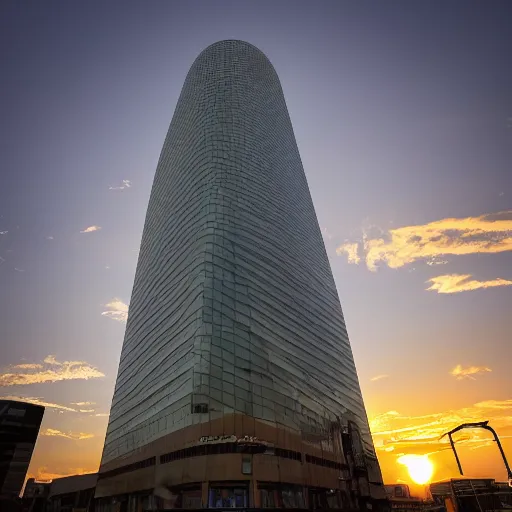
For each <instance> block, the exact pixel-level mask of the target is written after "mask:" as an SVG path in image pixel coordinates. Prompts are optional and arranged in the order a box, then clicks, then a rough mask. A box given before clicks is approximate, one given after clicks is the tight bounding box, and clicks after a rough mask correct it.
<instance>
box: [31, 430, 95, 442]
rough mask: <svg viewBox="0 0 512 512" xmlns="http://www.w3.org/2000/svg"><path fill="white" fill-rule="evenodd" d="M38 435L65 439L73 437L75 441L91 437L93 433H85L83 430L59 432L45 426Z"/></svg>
mask: <svg viewBox="0 0 512 512" xmlns="http://www.w3.org/2000/svg"><path fill="white" fill-rule="evenodd" d="M39 435H41V436H48V437H65V438H66V439H74V440H76V441H82V440H83V439H91V438H93V437H94V434H87V433H85V432H77V433H73V432H61V431H60V430H57V429H54V428H47V429H45V430H43V431H42V432H41V433H40V434H39Z"/></svg>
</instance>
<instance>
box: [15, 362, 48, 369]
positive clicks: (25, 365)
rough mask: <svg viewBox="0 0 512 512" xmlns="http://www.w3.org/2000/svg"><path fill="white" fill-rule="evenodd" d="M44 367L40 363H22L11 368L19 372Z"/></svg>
mask: <svg viewBox="0 0 512 512" xmlns="http://www.w3.org/2000/svg"><path fill="white" fill-rule="evenodd" d="M42 367H43V365H42V364H39V363H21V364H15V365H14V366H11V368H13V369H14V368H15V369H18V370H38V369H39V368H42Z"/></svg>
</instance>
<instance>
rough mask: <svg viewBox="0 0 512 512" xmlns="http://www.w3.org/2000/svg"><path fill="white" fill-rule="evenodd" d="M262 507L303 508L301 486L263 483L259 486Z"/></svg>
mask: <svg viewBox="0 0 512 512" xmlns="http://www.w3.org/2000/svg"><path fill="white" fill-rule="evenodd" d="M260 498H261V506H262V508H305V504H304V496H303V494H302V488H301V487H298V486H281V485H277V484H263V486H260Z"/></svg>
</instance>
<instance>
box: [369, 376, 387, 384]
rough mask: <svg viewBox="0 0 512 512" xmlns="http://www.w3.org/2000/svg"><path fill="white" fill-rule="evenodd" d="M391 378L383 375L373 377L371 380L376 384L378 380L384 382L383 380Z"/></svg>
mask: <svg viewBox="0 0 512 512" xmlns="http://www.w3.org/2000/svg"><path fill="white" fill-rule="evenodd" d="M388 377H389V375H387V374H383V375H376V376H375V377H372V378H371V379H370V380H371V381H372V382H376V381H378V380H382V379H387V378H388Z"/></svg>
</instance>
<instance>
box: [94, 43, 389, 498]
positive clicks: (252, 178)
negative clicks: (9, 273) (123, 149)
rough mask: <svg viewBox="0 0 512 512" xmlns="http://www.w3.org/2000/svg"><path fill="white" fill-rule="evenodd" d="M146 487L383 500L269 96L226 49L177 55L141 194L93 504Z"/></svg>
mask: <svg viewBox="0 0 512 512" xmlns="http://www.w3.org/2000/svg"><path fill="white" fill-rule="evenodd" d="M222 482H224V483H222ZM226 482H227V483H226ZM223 486H224V487H223ZM148 489H150V490H151V493H152V494H151V496H152V498H151V499H152V500H154V502H155V503H156V502H158V501H163V502H172V503H174V504H176V503H178V504H180V503H181V506H184V505H183V504H185V503H188V504H189V505H190V504H192V505H193V506H194V507H196V506H198V507H200V506H202V507H206V506H209V507H215V506H227V505H226V503H229V504H233V506H237V507H244V506H245V507H248V506H279V504H280V503H281V506H285V504H286V503H285V501H283V500H286V499H288V500H289V503H288V504H290V503H292V504H294V505H295V506H300V507H310V508H311V507H316V508H318V507H319V506H320V504H324V503H327V501H326V500H331V502H332V503H338V504H339V505H340V506H347V507H348V506H349V505H350V506H355V504H356V503H361V500H363V501H364V500H366V501H367V500H370V499H372V498H373V499H375V498H382V497H383V496H384V493H383V488H382V478H381V475H380V470H379V467H378V463H377V459H376V457H375V452H374V449H373V445H372V440H371V437H370V433H369V429H368V422H367V418H366V413H365V409H364V404H363V399H362V396H361V391H360V387H359V383H358V379H357V373H356V369H355V366H354V360H353V357H352V351H351V348H350V344H349V340H348V336H347V331H346V328H345V322H344V319H343V313H342V310H341V306H340V302H339V299H338V295H337V292H336V287H335V284H334V280H333V277H332V273H331V269H330V266H329V262H328V259H327V255H326V252H325V247H324V243H323V240H322V236H321V232H320V229H319V226H318V222H317V219H316V215H315V210H314V207H313V203H312V200H311V196H310V193H309V190H308V185H307V182H306V177H305V174H304V170H303V167H302V163H301V160H300V156H299V151H298V148H297V144H296V142H295V138H294V134H293V129H292V124H291V121H290V117H289V115H288V111H287V108H286V103H285V99H284V95H283V91H282V89H281V85H280V82H279V79H278V76H277V74H276V72H275V70H274V68H273V66H272V65H271V63H270V62H269V60H268V59H267V58H266V57H265V55H264V54H263V53H262V52H261V51H260V50H258V49H257V48H255V47H254V46H252V45H250V44H248V43H245V42H241V41H221V42H219V43H215V44H213V45H212V46H210V47H208V48H207V49H206V50H204V51H203V52H202V53H201V54H200V55H199V57H198V58H197V59H196V61H195V62H194V64H193V65H192V67H191V69H190V71H189V73H188V75H187V78H186V80H185V84H184V86H183V90H182V92H181V96H180V98H179V100H178V103H177V106H176V110H175V113H174V116H173V119H172V122H171V125H170V127H169V131H168V133H167V137H166V139H165V142H164V146H163V149H162V153H161V155H160V160H159V163H158V167H157V170H156V175H155V179H154V184H153V189H152V191H151V197H150V201H149V206H148V211H147V216H146V223H145V226H144V232H143V236H142V243H141V249H140V255H139V261H138V265H137V271H136V275H135V283H134V287H133V292H132V298H131V302H130V311H129V316H128V323H127V327H126V334H125V339H124V344H123V348H122V353H121V360H120V364H119V373H118V377H117V383H116V387H115V392H114V398H113V401H112V408H111V412H110V421H109V426H108V431H107V436H106V440H105V447H104V452H103V458H102V463H101V469H100V479H99V483H98V488H97V494H96V496H97V497H104V498H105V497H110V496H122V495H124V496H128V495H130V494H131V493H134V492H136V491H141V490H148ZM187 493H188V494H187ZM127 499H128V498H127ZM130 499H131V498H130ZM148 499H149V498H148ZM279 500H281V501H279ZM290 500H291V501H290ZM333 500H334V501H333ZM155 506H156V505H155ZM158 506H163V505H162V503H158ZM176 506H177V505H176ZM331 508H332V507H331Z"/></svg>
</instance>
